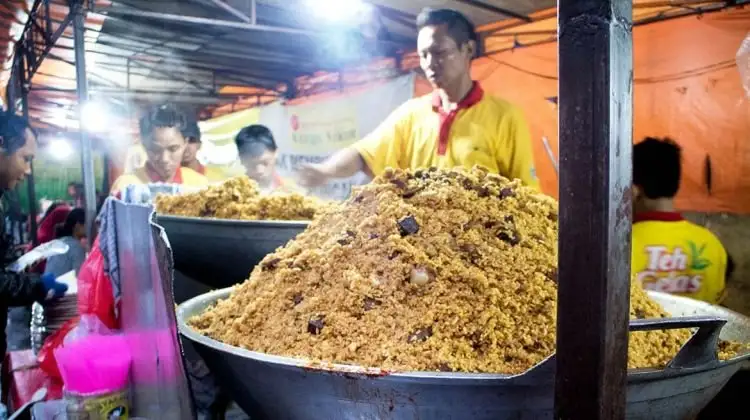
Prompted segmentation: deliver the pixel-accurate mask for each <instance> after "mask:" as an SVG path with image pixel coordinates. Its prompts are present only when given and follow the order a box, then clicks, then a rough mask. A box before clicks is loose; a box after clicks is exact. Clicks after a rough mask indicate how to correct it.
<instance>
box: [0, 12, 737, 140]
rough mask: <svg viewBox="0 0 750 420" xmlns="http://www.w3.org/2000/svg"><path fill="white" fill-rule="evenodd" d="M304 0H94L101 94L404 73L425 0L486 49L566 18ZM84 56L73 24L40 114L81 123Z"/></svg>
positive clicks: (175, 93)
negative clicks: (367, 11)
mask: <svg viewBox="0 0 750 420" xmlns="http://www.w3.org/2000/svg"><path fill="white" fill-rule="evenodd" d="M48 1H50V3H51V4H52V5H53V7H52V8H51V13H50V14H51V15H52V19H51V20H52V22H53V24H55V23H57V24H59V23H60V22H62V20H63V19H64V17H65V13H66V12H67V6H66V5H65V4H66V2H67V0H48ZM303 1H305V0H295V1H291V0H256V1H255V2H253V1H251V0H164V1H152V0H114V1H110V0H95V1H92V0H89V2H90V3H93V5H94V7H93V10H92V11H90V12H89V14H88V15H87V22H86V27H87V33H86V34H87V35H86V61H87V63H86V68H87V77H88V80H89V86H90V94H91V96H92V97H93V98H95V99H96V98H101V99H103V100H106V101H107V102H108V103H109V104H110V105H112V106H115V107H118V108H119V109H120V113H121V114H122V115H126V118H127V119H130V117H131V116H132V115H134V113H136V112H138V110H139V107H140V106H141V105H142V104H144V103H148V102H153V101H159V100H166V99H169V100H172V101H175V102H180V103H183V104H186V105H191V106H193V107H195V108H196V109H205V108H207V107H208V108H211V107H215V106H218V105H221V104H226V103H233V102H235V101H237V100H238V98H247V97H254V98H255V100H256V101H257V102H258V103H262V102H264V101H270V100H273V99H275V98H278V97H282V96H287V97H293V96H297V95H298V94H299V93H300V92H299V91H298V90H299V89H300V88H301V87H302V86H303V85H305V86H307V85H310V84H311V83H313V82H311V80H312V78H313V77H314V76H316V75H320V74H323V75H326V74H339V81H341V80H343V79H345V78H344V77H343V76H341V74H342V73H341V72H342V70H345V71H351V69H363V68H365V69H368V67H367V66H366V65H367V63H373V62H375V63H378V65H376V66H374V69H370V70H369V71H372V72H373V74H388V73H387V72H384V71H383V67H384V66H385V67H388V66H391V67H393V70H394V71H398V70H400V69H401V68H403V67H400V66H399V63H400V60H401V58H400V57H403V56H404V54H407V57H408V53H409V52H411V51H413V50H414V47H415V38H416V28H415V24H414V19H415V15H416V14H417V13H419V11H420V10H421V9H422V8H424V7H435V8H439V7H449V8H453V9H456V10H459V11H461V12H462V13H464V14H466V15H467V16H468V17H469V18H470V19H471V20H472V21H473V22H474V23H475V24H477V25H478V26H479V27H480V30H482V31H483V32H484V36H485V38H484V39H485V44H486V45H485V48H486V49H492V50H496V49H503V48H514V47H515V46H518V45H521V44H522V43H526V42H529V43H531V42H544V41H545V40H546V41H549V39H550V38H552V40H554V37H555V29H556V23H555V19H550V17H552V18H554V16H555V15H554V9H552V10H550V8H551V7H554V5H555V1H554V0H411V1H397V0H370V1H369V2H368V3H369V4H370V5H372V6H373V11H374V12H373V13H372V14H371V16H370V18H369V19H367V20H363V22H360V23H359V24H358V26H349V27H343V28H342V27H337V28H329V27H327V26H325V25H324V24H322V23H321V22H320V18H319V17H315V16H314V14H313V13H304V12H301V11H300V7H301V2H303ZM32 3H33V0H11V1H4V2H2V4H1V5H0V22H2V25H1V26H0V51H3V50H4V51H5V54H4V56H3V57H4V58H5V63H4V64H5V65H4V67H3V68H2V69H0V72H1V73H0V87H3V89H4V85H5V84H6V83H7V81H8V78H9V74H10V71H9V69H10V63H11V61H10V60H11V59H10V53H11V52H12V45H13V43H14V42H15V41H16V40H17V38H18V37H19V36H20V33H21V30H22V28H23V24H22V23H25V21H26V20H27V15H28V10H30V9H31V6H32ZM646 3H654V2H648V1H638V0H636V6H635V7H634V16H639V15H638V13H641V15H643V16H646V14H644V13H643V10H646V9H648V10H649V11H650V12H653V13H651V14H650V15H649V16H656V17H658V16H659V15H660V14H661V15H664V13H668V12H669V11H670V10H682V11H684V10H699V8H700V7H702V6H701V4H703V3H706V4H708V3H725V2H694V1H693V2H690V3H692V4H696V5H697V6H691V8H685V7H671V6H665V3H666V2H663V1H662V2H657V3H659V4H661V8H656V7H651V8H646V7H640V8H639V7H638V4H641V6H643V4H646ZM672 3H680V2H672ZM252 4H255V7H252V6H251V5H252ZM654 4H655V3H654ZM696 8H697V9H696ZM638 10H641V12H638ZM253 19H254V22H253V21H252V20H253ZM248 21H249V22H248ZM528 21H532V22H531V23H528ZM521 24H524V25H529V26H528V27H524V31H526V32H524V33H523V34H518V33H516V32H515V31H517V30H516V29H514V28H516V27H517V26H518V25H521ZM535 25H536V26H538V28H536V26H535ZM532 30H533V31H532ZM528 31H532V33H528ZM534 31H536V33H534ZM407 59H408V58H407ZM412 59H413V58H412ZM383 63H386V64H383ZM389 63H390V64H389ZM74 65H75V63H74V59H73V39H72V31H71V28H68V30H66V31H65V32H64V33H63V35H62V36H61V38H60V39H59V40H58V41H57V43H56V46H55V48H53V49H52V51H51V52H50V54H49V56H48V57H47V58H46V60H45V62H44V64H43V65H42V67H41V68H40V69H39V71H38V72H37V74H36V75H35V76H34V78H33V79H32V83H31V89H32V90H31V93H30V103H31V116H32V118H33V119H34V121H35V122H37V123H41V124H43V125H47V126H51V127H58V128H69V129H75V128H77V119H76V118H75V113H74V112H73V105H74V104H75V67H74ZM407 67H409V66H407ZM328 79H329V78H324V80H325V82H324V83H325V84H326V86H327V85H333V86H335V82H334V83H331V82H330V81H329V80H328ZM301 80H303V81H305V83H300V81H301Z"/></svg>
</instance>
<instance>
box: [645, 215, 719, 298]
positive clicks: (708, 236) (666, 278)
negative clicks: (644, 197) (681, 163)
mask: <svg viewBox="0 0 750 420" xmlns="http://www.w3.org/2000/svg"><path fill="white" fill-rule="evenodd" d="M632 258H633V259H632V271H633V275H634V277H635V279H636V281H639V282H641V284H643V287H644V288H645V289H647V290H655V291H659V292H666V293H672V294H676V295H681V296H686V297H689V298H693V299H697V300H702V301H705V302H708V303H712V304H717V303H720V302H721V300H722V298H723V295H724V287H725V282H726V270H727V252H726V250H725V249H724V246H723V245H722V244H721V242H719V239H718V238H716V236H715V235H714V234H713V233H711V232H710V231H709V230H708V229H706V228H704V227H701V226H698V225H696V224H693V223H690V222H688V221H686V220H683V219H682V217H681V216H680V215H679V214H678V213H661V212H652V213H644V214H639V215H637V216H636V219H635V222H634V223H633V252H632Z"/></svg>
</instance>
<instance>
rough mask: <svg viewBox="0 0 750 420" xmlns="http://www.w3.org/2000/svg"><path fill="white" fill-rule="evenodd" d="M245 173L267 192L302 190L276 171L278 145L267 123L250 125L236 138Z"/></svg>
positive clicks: (235, 142) (235, 141)
mask: <svg viewBox="0 0 750 420" xmlns="http://www.w3.org/2000/svg"><path fill="white" fill-rule="evenodd" d="M234 144H235V145H236V146H237V153H238V154H239V157H240V162H241V163H242V166H243V167H244V168H245V174H246V175H247V176H248V177H250V178H252V179H254V180H255V182H257V183H258V186H260V189H261V190H262V191H265V192H286V193H289V192H300V191H299V189H298V187H297V186H296V185H295V184H294V182H292V181H291V180H288V179H285V178H283V177H281V176H280V175H279V174H278V172H277V171H276V157H277V151H278V147H277V146H276V140H274V138H273V133H271V130H270V129H269V128H268V127H266V126H265V125H261V124H253V125H249V126H247V127H245V128H243V129H242V130H240V132H239V133H237V136H235V138H234Z"/></svg>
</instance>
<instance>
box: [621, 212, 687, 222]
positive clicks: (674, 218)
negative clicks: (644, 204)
mask: <svg viewBox="0 0 750 420" xmlns="http://www.w3.org/2000/svg"><path fill="white" fill-rule="evenodd" d="M682 220H685V219H684V218H683V217H682V214H680V213H677V212H676V211H644V212H640V213H637V214H636V215H635V216H633V223H638V222H680V221H682Z"/></svg>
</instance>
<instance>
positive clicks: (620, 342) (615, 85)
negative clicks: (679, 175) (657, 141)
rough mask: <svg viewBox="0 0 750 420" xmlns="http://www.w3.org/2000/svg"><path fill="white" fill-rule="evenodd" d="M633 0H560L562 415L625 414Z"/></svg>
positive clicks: (558, 403) (611, 418)
mask: <svg viewBox="0 0 750 420" xmlns="http://www.w3.org/2000/svg"><path fill="white" fill-rule="evenodd" d="M632 6H633V5H632V0H558V25H559V45H558V47H559V76H560V77H559V112H560V114H559V121H560V238H559V261H560V263H559V270H558V278H559V291H558V312H557V313H558V320H557V337H558V338H557V376H556V384H555V416H556V418H558V419H570V420H578V419H587V420H597V419H601V420H603V419H607V420H618V419H624V418H625V403H626V395H625V393H626V375H627V370H626V366H627V343H628V340H627V337H628V336H627V329H628V313H629V312H628V306H629V300H630V299H629V297H630V293H629V292H630V290H629V284H630V233H631V215H632V209H631V198H630V186H631V179H632V174H631V154H632V125H633V121H632V89H633V87H632V86H633V63H632V61H633V58H632V33H631V29H632Z"/></svg>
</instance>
